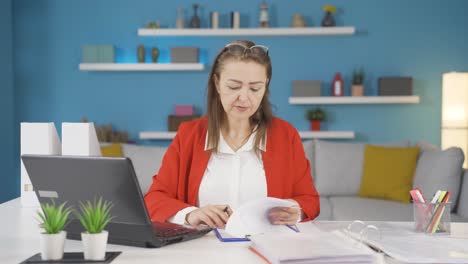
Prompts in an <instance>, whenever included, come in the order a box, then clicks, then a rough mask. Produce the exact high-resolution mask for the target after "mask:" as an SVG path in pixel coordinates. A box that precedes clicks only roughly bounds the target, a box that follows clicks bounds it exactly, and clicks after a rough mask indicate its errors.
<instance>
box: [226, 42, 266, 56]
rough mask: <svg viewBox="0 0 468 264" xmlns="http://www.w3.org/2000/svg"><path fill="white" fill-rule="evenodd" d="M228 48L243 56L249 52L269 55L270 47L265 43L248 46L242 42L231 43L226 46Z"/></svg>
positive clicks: (231, 51)
mask: <svg viewBox="0 0 468 264" xmlns="http://www.w3.org/2000/svg"><path fill="white" fill-rule="evenodd" d="M225 48H226V50H227V51H228V52H229V53H231V54H233V55H236V56H243V55H245V54H246V53H247V52H250V53H251V54H254V55H260V56H268V47H267V46H263V45H254V46H252V47H247V46H245V45H243V44H241V43H229V44H227V45H226V46H225Z"/></svg>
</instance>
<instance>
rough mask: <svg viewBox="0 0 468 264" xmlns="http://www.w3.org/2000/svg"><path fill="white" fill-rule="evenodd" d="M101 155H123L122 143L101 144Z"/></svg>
mask: <svg viewBox="0 0 468 264" xmlns="http://www.w3.org/2000/svg"><path fill="white" fill-rule="evenodd" d="M101 155H102V156H103V157H123V153H122V144H120V143H116V144H110V145H105V146H101Z"/></svg>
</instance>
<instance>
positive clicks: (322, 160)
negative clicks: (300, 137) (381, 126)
mask: <svg viewBox="0 0 468 264" xmlns="http://www.w3.org/2000/svg"><path fill="white" fill-rule="evenodd" d="M364 146H365V144H364V143H342V142H327V141H322V140H315V141H314V145H313V147H314V148H313V149H314V150H313V151H309V152H307V151H306V155H307V153H309V155H313V157H312V158H310V157H309V160H310V161H311V162H312V164H311V167H312V170H313V171H312V175H313V177H314V182H315V187H316V188H317V191H318V193H319V194H320V195H325V196H330V195H357V194H358V193H359V188H360V186H361V178H362V165H363V163H364ZM382 146H394V147H407V146H409V142H408V141H402V142H396V143H389V144H383V145H382Z"/></svg>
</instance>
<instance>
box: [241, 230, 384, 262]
mask: <svg viewBox="0 0 468 264" xmlns="http://www.w3.org/2000/svg"><path fill="white" fill-rule="evenodd" d="M251 240H252V244H251V246H250V249H251V250H252V251H254V253H256V254H257V255H259V256H260V257H262V258H263V259H264V260H265V261H267V262H268V263H271V264H287V263H291V264H292V263H294V264H306V263H307V264H313V263H323V264H326V263H342V264H347V263H362V264H366V263H378V258H379V256H378V255H377V254H376V253H375V252H374V251H373V250H371V249H370V248H368V247H367V246H365V245H363V244H360V243H357V242H356V241H355V240H353V239H351V238H349V237H348V236H346V235H344V234H343V233H341V232H339V231H334V232H321V231H317V232H313V233H310V232H308V233H289V234H271V233H270V234H263V235H256V236H252V237H251Z"/></svg>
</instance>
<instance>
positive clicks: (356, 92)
mask: <svg viewBox="0 0 468 264" xmlns="http://www.w3.org/2000/svg"><path fill="white" fill-rule="evenodd" d="M363 95H364V70H363V69H362V68H361V69H359V70H354V72H353V85H352V87H351V96H363Z"/></svg>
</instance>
